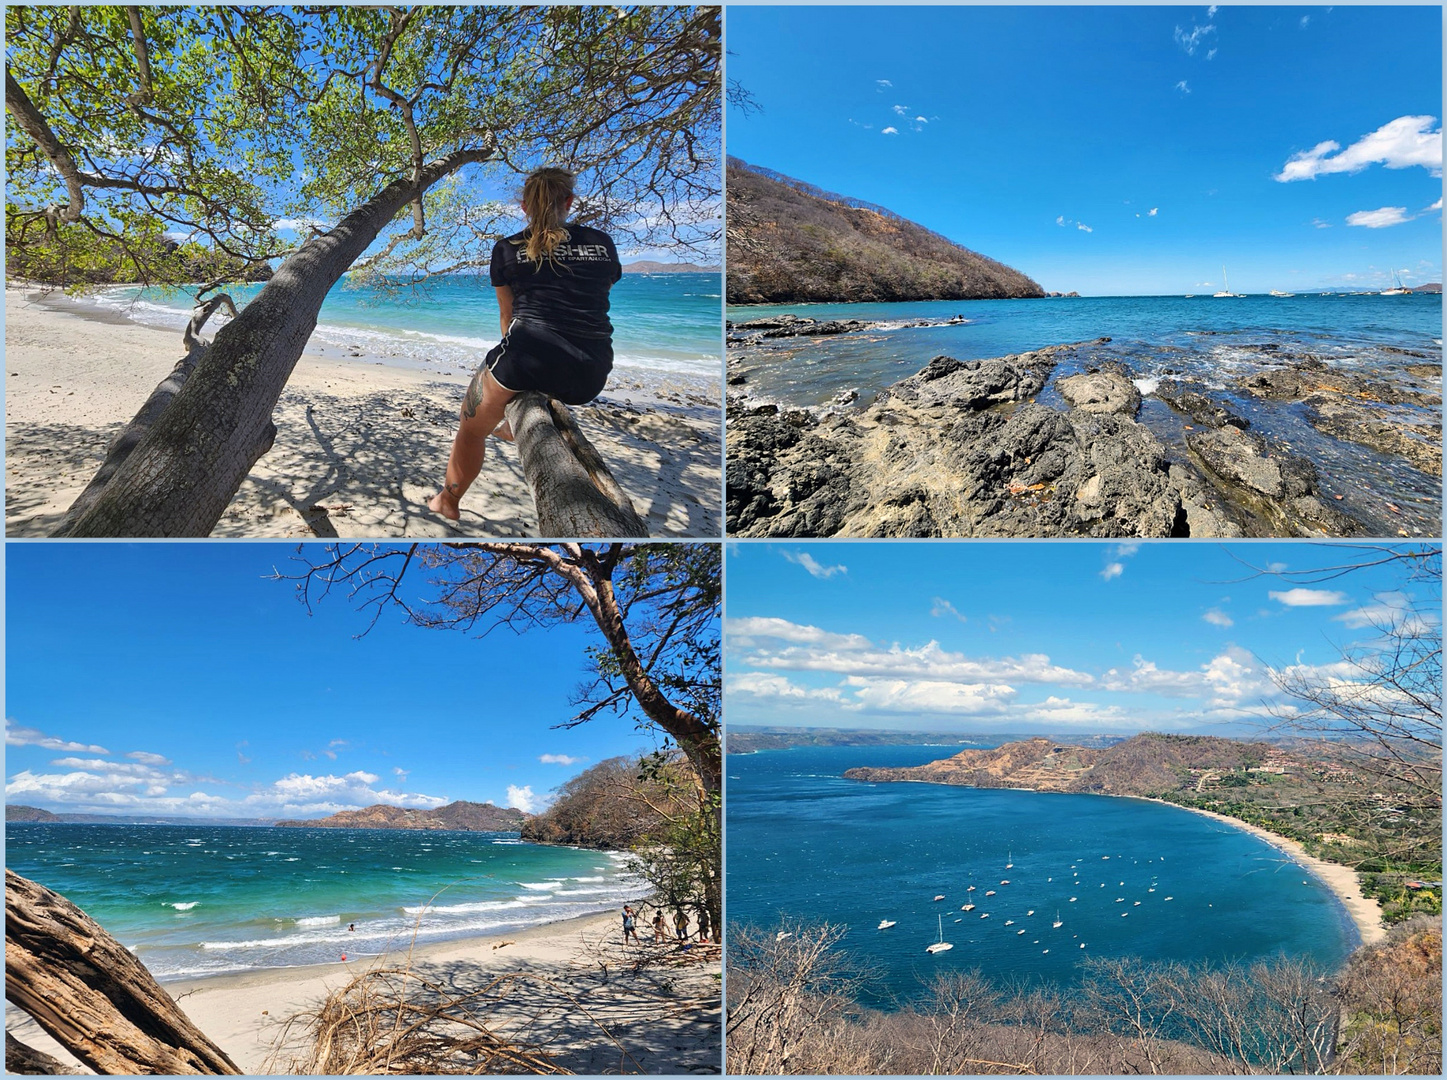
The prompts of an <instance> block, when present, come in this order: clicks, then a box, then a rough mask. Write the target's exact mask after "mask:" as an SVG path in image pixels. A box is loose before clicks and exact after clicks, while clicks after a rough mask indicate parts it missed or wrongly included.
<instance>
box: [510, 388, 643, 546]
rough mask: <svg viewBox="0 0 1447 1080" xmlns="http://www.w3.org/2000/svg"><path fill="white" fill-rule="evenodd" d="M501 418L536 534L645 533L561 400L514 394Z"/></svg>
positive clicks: (547, 536)
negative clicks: (526, 493) (529, 500)
mask: <svg viewBox="0 0 1447 1080" xmlns="http://www.w3.org/2000/svg"><path fill="white" fill-rule="evenodd" d="M507 422H508V425H509V426H510V427H511V428H512V432H513V439H514V440H515V441H516V443H517V449H518V459H519V461H521V463H522V468H523V477H524V478H525V479H526V480H527V482H528V487H530V488H531V489H532V492H533V503H534V505H535V506H536V507H537V514H538V535H539V537H541V538H543V539H555V538H572V537H576V538H580V539H601V538H610V539H625V538H637V537H645V536H647V535H648V526H647V525H645V524H644V522H643V519H642V518H641V517H639V516H638V513H637V512H636V511H635V510H634V509H633V504H632V502H630V501H629V499H628V496H627V494H626V493H625V492H624V491H623V489H622V488H621V487H619V485H618V481H617V480H615V479H614V478H613V474H612V473H611V472H609V471H608V466H607V465H606V464H605V463H604V461H603V458H602V456H601V455H600V454H599V453H598V451H597V449H596V448H594V446H593V444H592V443H590V442H589V441H588V439H587V437H586V436H585V435H584V434H583V432H582V431H581V430H579V428H578V424H577V421H576V420H574V419H573V414H572V412H571V411H570V410H569V409H568V407H567V406H566V405H564V404H563V403H562V402H561V401H558V400H556V399H554V398H549V397H545V396H544V395H542V394H538V393H533V392H528V393H524V394H519V395H518V396H517V397H515V398H513V399H512V401H510V402H508V405H507Z"/></svg>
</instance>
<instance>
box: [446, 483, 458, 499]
mask: <svg viewBox="0 0 1447 1080" xmlns="http://www.w3.org/2000/svg"><path fill="white" fill-rule="evenodd" d="M447 490H448V491H450V492H452V494H454V495H459V496H460V495H461V494H462V485H461V484H448V485H447Z"/></svg>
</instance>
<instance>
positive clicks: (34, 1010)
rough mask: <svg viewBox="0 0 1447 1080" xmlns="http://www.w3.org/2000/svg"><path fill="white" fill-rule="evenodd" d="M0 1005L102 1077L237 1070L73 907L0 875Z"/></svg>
mask: <svg viewBox="0 0 1447 1080" xmlns="http://www.w3.org/2000/svg"><path fill="white" fill-rule="evenodd" d="M5 997H6V999H7V1000H9V1001H10V1002H12V1003H13V1004H15V1005H16V1006H18V1007H19V1008H21V1009H23V1010H24V1011H25V1012H27V1013H29V1014H30V1015H31V1016H32V1017H34V1018H35V1022H36V1023H38V1024H39V1025H40V1026H41V1027H42V1028H44V1029H45V1030H46V1032H48V1033H49V1034H50V1035H51V1037H52V1038H54V1039H55V1040H56V1042H58V1043H60V1044H61V1045H62V1046H64V1047H65V1048H66V1049H67V1050H69V1051H70V1052H71V1053H72V1054H74V1055H75V1056H76V1057H77V1058H79V1059H80V1060H81V1061H83V1062H85V1063H86V1064H87V1065H89V1066H90V1067H91V1068H92V1069H94V1070H95V1071H96V1072H98V1073H101V1074H103V1075H117V1074H143V1073H150V1074H161V1075H173V1076H174V1075H178V1074H184V1075H196V1074H206V1075H213V1076H237V1075H240V1073H241V1070H240V1069H238V1068H237V1067H236V1064H235V1063H234V1062H233V1061H232V1060H231V1059H230V1058H229V1057H227V1056H226V1052H225V1051H224V1050H222V1049H221V1048H220V1047H218V1046H217V1045H216V1044H215V1043H213V1042H212V1041H211V1040H210V1039H208V1038H207V1037H206V1036H205V1035H204V1034H202V1033H201V1031H200V1030H199V1029H198V1028H197V1027H196V1025H195V1024H193V1023H191V1021H190V1019H189V1018H188V1017H187V1016H186V1014H185V1013H183V1012H182V1011H181V1010H180V1009H179V1008H177V1007H176V1003H175V1002H174V1001H172V1000H171V996H170V995H169V994H167V993H166V991H164V990H162V989H161V987H160V984H159V983H157V982H156V980H155V979H154V978H153V977H152V976H151V973H150V972H149V971H147V970H146V968H145V965H143V964H142V963H141V962H140V961H139V960H137V959H136V958H135V957H134V956H133V955H132V954H131V952H130V950H129V949H127V948H126V947H125V946H124V945H122V944H121V943H120V942H118V941H116V939H115V938H113V937H111V936H110V935H109V934H107V933H106V932H105V931H104V930H102V929H101V928H100V926H99V925H97V923H96V922H95V920H94V919H92V918H91V917H90V916H89V915H87V914H86V913H85V912H83V911H81V910H80V908H78V907H76V906H75V905H74V904H72V903H71V902H70V901H69V900H67V899H66V898H65V897H63V896H60V895H58V894H57V893H53V892H51V891H50V890H49V889H47V888H46V887H45V886H44V885H39V884H36V883H35V882H33V881H30V880H28V879H27V878H23V877H21V876H20V875H19V874H17V873H15V872H14V871H13V870H6V871H5Z"/></svg>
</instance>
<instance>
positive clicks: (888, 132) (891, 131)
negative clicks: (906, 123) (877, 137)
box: [880, 127, 899, 135]
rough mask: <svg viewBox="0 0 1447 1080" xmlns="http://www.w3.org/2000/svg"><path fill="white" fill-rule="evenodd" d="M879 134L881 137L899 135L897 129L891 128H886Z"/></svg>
mask: <svg viewBox="0 0 1447 1080" xmlns="http://www.w3.org/2000/svg"><path fill="white" fill-rule="evenodd" d="M880 134H881V135H898V134H899V129H898V128H893V127H887V128H885V129H884V130H883V131H881V132H880Z"/></svg>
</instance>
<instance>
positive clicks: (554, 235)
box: [427, 169, 623, 521]
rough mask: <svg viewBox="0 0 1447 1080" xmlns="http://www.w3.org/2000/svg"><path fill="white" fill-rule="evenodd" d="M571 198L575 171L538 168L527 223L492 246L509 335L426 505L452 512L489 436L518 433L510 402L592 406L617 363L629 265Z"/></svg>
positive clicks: (475, 393) (468, 405) (479, 378)
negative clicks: (611, 301) (618, 301)
mask: <svg viewBox="0 0 1447 1080" xmlns="http://www.w3.org/2000/svg"><path fill="white" fill-rule="evenodd" d="M572 206H573V174H572V173H570V172H567V171H565V170H563V169H538V170H537V171H536V172H534V173H532V174H531V175H530V176H529V177H528V178H527V181H526V183H524V184H523V198H522V207H523V212H524V213H525V214H527V218H528V227H527V228H526V229H524V230H523V231H522V232H520V233H516V234H514V235H512V236H509V237H507V238H506V239H503V240H499V241H498V242H497V244H496V245H495V246H494V247H493V249H492V284H493V287H494V288H495V289H496V290H497V306H498V309H499V311H500V313H501V316H502V334H503V337H502V341H501V342H499V343H498V345H497V347H496V348H494V349H493V350H492V351H491V352H489V353H488V354H487V357H486V359H484V360H483V362H482V366H481V367H479V368H478V369H477V374H476V375H474V376H473V377H472V382H471V383H470V384H469V385H468V387H467V396H466V397H464V398H463V400H462V418H461V421H460V422H459V424H458V428H457V437H456V438H455V439H453V441H452V456H451V457H450V458H449V459H448V461H447V479H446V482H445V483H444V484H443V487H442V490H441V491H439V492H438V493H437V494H436V495H434V496H433V497H432V501H431V502H429V503H428V504H427V505H428V507H429V508H430V509H432V510H433V511H435V512H437V513H440V514H442V515H443V516H444V517H447V518H451V519H452V520H453V521H456V520H457V519H458V518H459V517H460V516H461V511H460V510H459V508H458V503H459V502H460V501H461V499H462V496H463V493H464V492H466V491H467V488H468V486H469V485H470V484H471V483H472V482H473V480H475V479H476V478H477V474H478V473H479V472H481V471H482V459H483V453H484V447H485V443H486V440H487V436H488V435H489V434H495V435H497V437H498V438H500V439H505V440H508V441H511V439H512V432H511V431H510V430H509V429H508V426H507V423H506V422H505V421H504V419H503V409H504V407H505V406H506V405H507V403H508V402H509V401H511V400H512V399H513V398H514V397H516V396H517V395H518V394H520V393H523V392H524V391H526V390H537V391H540V392H542V393H544V394H547V395H549V396H551V397H555V398H557V399H559V400H560V401H564V402H567V403H568V404H569V405H583V404H585V403H587V402H589V401H592V400H593V399H594V398H595V397H597V396H598V395H599V394H600V393H602V391H603V386H604V384H605V383H607V381H608V373H609V372H610V371H612V370H613V325H612V323H610V322H609V321H608V291H609V290H610V289H611V288H612V287H613V283H614V282H615V281H617V280H618V279H619V278H620V277H622V276H623V268H622V266H621V265H620V264H619V262H618V249H617V248H616V247H615V246H614V245H613V239H612V237H610V236H609V235H608V234H607V233H605V232H600V231H599V230H597V229H590V228H588V227H587V226H586V225H575V224H567V222H566V219H567V215H568V211H569V210H571V209H572Z"/></svg>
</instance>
